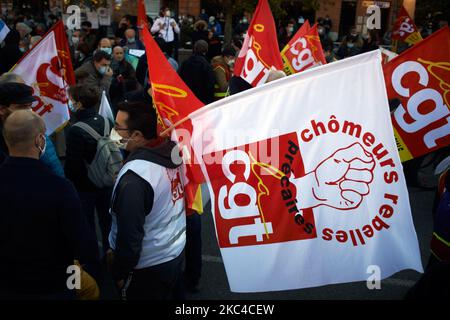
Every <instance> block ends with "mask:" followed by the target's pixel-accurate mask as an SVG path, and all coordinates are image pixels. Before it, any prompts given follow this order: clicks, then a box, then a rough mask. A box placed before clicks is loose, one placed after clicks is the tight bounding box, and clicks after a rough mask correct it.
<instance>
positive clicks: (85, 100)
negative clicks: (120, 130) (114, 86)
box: [64, 83, 113, 252]
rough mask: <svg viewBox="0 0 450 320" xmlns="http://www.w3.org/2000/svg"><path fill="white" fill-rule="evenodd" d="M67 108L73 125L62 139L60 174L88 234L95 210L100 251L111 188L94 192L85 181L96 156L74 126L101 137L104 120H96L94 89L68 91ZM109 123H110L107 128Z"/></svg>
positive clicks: (79, 87) (107, 221)
mask: <svg viewBox="0 0 450 320" xmlns="http://www.w3.org/2000/svg"><path fill="white" fill-rule="evenodd" d="M69 98H70V99H69V108H70V110H71V111H72V114H73V115H74V117H75V118H76V121H75V123H74V125H72V126H71V127H70V129H69V130H68V132H67V137H66V162H65V166H64V170H65V173H66V177H67V178H68V179H69V180H71V181H72V182H73V184H74V185H75V188H76V189H77V191H78V194H79V196H80V199H81V202H82V206H83V211H84V213H85V215H86V217H87V221H88V223H89V226H90V227H91V229H92V230H94V231H95V209H97V215H98V221H99V225H100V230H101V233H102V241H101V243H102V244H103V250H104V252H106V249H107V247H108V245H107V237H108V233H109V227H110V224H111V221H110V216H109V214H108V206H109V200H110V197H111V188H109V187H106V188H98V187H97V186H96V185H94V183H93V182H92V181H91V180H90V179H89V177H88V169H87V164H92V161H94V157H95V154H96V152H97V140H95V139H94V138H93V137H92V136H91V135H90V134H89V133H88V132H87V131H85V130H84V129H82V128H80V127H79V126H75V124H76V123H79V122H82V123H84V124H86V125H88V126H89V127H90V128H92V129H93V130H94V131H96V132H97V133H98V134H99V135H100V136H103V135H104V130H105V119H104V118H103V117H102V116H100V115H99V114H98V113H97V111H96V110H95V107H96V106H97V105H98V102H99V93H98V92H97V91H96V89H95V88H94V87H91V86H88V85H86V84H85V83H83V84H82V85H81V84H78V85H76V86H72V87H70V88H69ZM112 126H113V123H112V122H110V128H112Z"/></svg>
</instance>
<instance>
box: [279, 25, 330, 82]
mask: <svg viewBox="0 0 450 320" xmlns="http://www.w3.org/2000/svg"><path fill="white" fill-rule="evenodd" d="M281 58H282V59H283V62H284V72H286V74H294V73H298V72H301V71H304V70H306V69H309V68H312V67H315V66H319V65H322V64H326V63H327V62H326V60H325V56H324V54H323V50H322V44H321V43H320V37H319V33H318V32H317V23H316V24H315V25H314V26H313V27H312V28H310V27H309V23H308V22H306V23H305V24H304V25H303V26H302V27H301V28H300V29H299V30H298V32H297V33H296V34H295V36H294V37H293V38H292V39H291V41H289V43H288V44H287V45H286V46H285V47H284V49H283V51H281Z"/></svg>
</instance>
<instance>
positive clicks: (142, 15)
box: [137, 0, 148, 38]
mask: <svg viewBox="0 0 450 320" xmlns="http://www.w3.org/2000/svg"><path fill="white" fill-rule="evenodd" d="M137 27H138V29H139V37H140V38H142V30H144V29H147V28H148V20H147V14H146V11H145V2H144V0H138V4H137Z"/></svg>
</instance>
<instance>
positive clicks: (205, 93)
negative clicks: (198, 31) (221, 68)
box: [179, 40, 216, 104]
mask: <svg viewBox="0 0 450 320" xmlns="http://www.w3.org/2000/svg"><path fill="white" fill-rule="evenodd" d="M207 52H208V43H206V41H204V40H199V41H197V42H196V43H195V45H194V54H193V55H192V56H190V57H189V59H187V60H186V61H185V62H184V63H183V64H182V65H181V67H180V69H179V74H180V77H181V78H182V79H183V81H184V82H185V83H186V84H187V85H188V87H189V88H190V89H191V90H192V92H193V93H194V94H195V96H196V97H197V98H198V99H200V101H202V102H203V103H204V104H208V103H211V102H213V101H214V84H215V83H216V76H215V75H214V71H213V69H212V67H211V65H210V63H209V62H208V60H207V59H206V53H207Z"/></svg>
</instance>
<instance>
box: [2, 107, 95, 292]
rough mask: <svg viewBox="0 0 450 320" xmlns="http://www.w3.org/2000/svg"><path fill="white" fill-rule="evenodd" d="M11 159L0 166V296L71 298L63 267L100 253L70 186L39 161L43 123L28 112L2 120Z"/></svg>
mask: <svg viewBox="0 0 450 320" xmlns="http://www.w3.org/2000/svg"><path fill="white" fill-rule="evenodd" d="M2 132H3V135H4V137H5V140H6V144H7V146H8V149H9V151H10V157H9V158H8V159H7V160H6V161H5V163H4V164H3V165H1V166H0V202H1V203H2V210H1V211H0V234H1V235H2V236H1V237H0V248H1V250H0V272H1V274H3V275H7V276H5V277H4V278H3V279H2V281H1V282H0V299H31V300H36V299H51V300H53V299H64V300H65V299H74V298H75V290H69V289H68V287H67V279H68V274H67V268H68V267H69V266H70V265H73V263H74V260H75V259H78V260H79V261H80V263H82V264H86V263H88V264H90V263H92V262H95V261H96V259H97V256H98V252H97V251H95V242H94V238H93V237H92V234H90V233H89V230H88V229H87V224H86V220H85V219H84V216H83V214H82V211H81V205H80V199H79V198H78V195H77V193H76V191H75V189H74V187H73V186H72V184H71V183H70V182H69V181H67V180H66V179H63V178H61V177H58V176H56V175H54V174H53V173H51V172H50V171H49V170H48V169H47V168H46V167H45V166H44V165H43V164H42V163H41V161H39V158H40V156H41V155H42V153H43V152H44V150H45V144H46V143H45V124H44V121H43V120H42V118H41V117H39V116H38V115H37V114H36V113H34V112H32V111H31V110H18V111H14V112H13V113H12V114H11V115H10V116H9V117H8V119H7V120H6V121H5V123H4V127H3V130H2Z"/></svg>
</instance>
